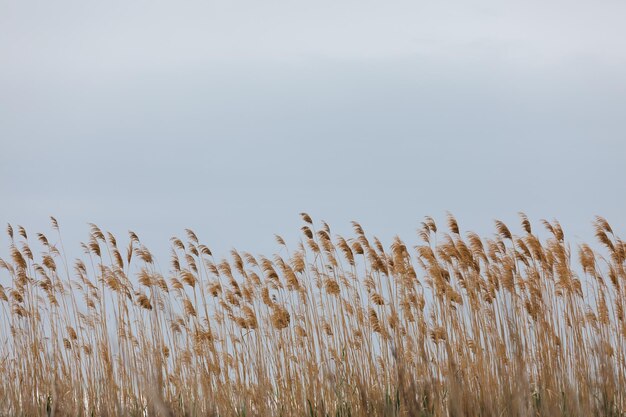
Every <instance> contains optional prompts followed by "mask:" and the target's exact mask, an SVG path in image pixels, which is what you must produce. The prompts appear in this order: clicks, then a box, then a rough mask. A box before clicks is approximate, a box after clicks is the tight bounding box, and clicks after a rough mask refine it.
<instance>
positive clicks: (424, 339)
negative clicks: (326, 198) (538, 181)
mask: <svg viewBox="0 0 626 417" xmlns="http://www.w3.org/2000/svg"><path fill="white" fill-rule="evenodd" d="M302 221H303V226H302V229H301V231H302V239H301V241H300V242H299V244H297V245H296V246H295V247H292V248H287V245H286V243H285V241H284V239H282V238H281V237H279V236H277V237H276V241H277V244H278V245H279V246H280V247H282V248H283V249H285V250H281V253H283V254H286V255H283V256H280V255H273V256H270V257H264V256H256V257H255V256H253V255H252V254H250V253H246V252H238V251H236V250H233V251H232V252H231V254H230V256H229V258H228V259H216V258H215V257H214V256H213V253H212V251H211V250H210V249H209V247H208V246H206V245H204V244H202V243H201V242H200V240H199V239H198V237H197V235H196V234H195V233H194V232H193V231H191V230H186V231H185V235H184V237H181V238H179V237H175V238H172V239H171V242H170V243H171V256H170V260H169V261H170V262H169V268H168V271H167V272H164V271H161V270H160V269H159V268H158V267H157V264H156V262H155V259H154V257H153V256H152V254H151V252H150V251H149V249H148V248H146V247H145V246H144V245H143V244H142V243H141V241H140V239H139V237H138V236H137V235H136V234H135V233H132V232H130V234H129V238H128V241H127V246H125V247H122V246H120V245H119V241H118V240H117V238H116V237H115V236H113V235H112V234H110V233H107V232H104V231H102V230H101V229H100V228H99V227H98V226H96V225H91V229H90V235H89V240H88V241H87V242H86V243H83V244H81V246H82V248H83V251H84V254H83V256H82V258H81V259H76V260H74V261H72V262H70V261H68V259H67V258H66V255H65V254H64V250H63V244H62V240H61V233H60V228H59V225H58V223H57V221H56V220H55V219H52V234H51V235H50V236H46V235H44V234H41V233H38V234H36V235H35V236H30V235H29V234H27V232H26V230H25V229H24V228H23V227H17V228H16V229H14V228H13V227H12V226H8V228H7V233H8V236H9V239H10V244H9V248H8V251H7V256H5V257H4V258H2V259H0V284H1V285H0V311H1V313H0V330H1V332H0V338H1V340H0V398H1V400H0V415H2V416H85V417H86V416H90V417H91V416H114V415H117V416H122V415H124V416H309V417H313V416H320V417H322V416H323V417H326V416H454V417H457V416H581V417H587V416H612V417H618V416H620V417H623V416H626V388H625V387H626V364H625V358H626V320H625V317H624V310H625V308H626V296H625V295H624V293H623V292H622V291H626V268H625V267H626V264H625V262H626V243H625V242H624V241H622V240H621V239H620V238H619V237H618V236H616V234H615V233H614V231H613V230H612V228H611V226H610V225H609V223H608V222H607V221H606V220H605V219H603V218H600V217H598V218H596V219H595V221H594V222H593V227H594V229H595V236H596V238H597V242H598V243H597V244H595V245H591V244H581V245H579V247H578V248H575V249H572V248H571V247H570V244H569V243H568V241H567V240H566V238H565V234H564V232H563V230H562V228H561V226H560V225H559V223H558V222H556V221H553V222H547V221H544V222H542V224H541V226H542V227H543V229H545V230H546V233H543V235H544V236H547V237H545V238H541V237H540V235H539V234H537V233H535V232H534V229H533V225H531V223H530V221H529V220H528V218H527V217H526V216H525V215H523V214H521V224H520V226H521V227H520V230H521V232H520V234H519V235H518V234H515V233H514V232H513V231H511V229H509V227H508V226H507V225H506V224H504V223H503V222H501V221H496V222H495V234H494V235H493V236H488V237H481V236H478V235H477V234H475V233H472V232H466V233H464V232H463V231H462V229H461V228H460V226H459V224H458V222H457V220H456V219H455V218H454V217H453V216H451V215H450V216H448V219H447V232H445V231H442V230H440V228H439V226H438V225H437V224H436V223H435V221H434V220H433V219H432V218H430V217H427V218H426V219H425V220H424V222H423V223H422V224H421V227H420V228H419V230H418V233H417V239H416V244H414V246H411V245H410V244H407V243H405V242H403V241H402V240H400V239H399V238H395V239H393V241H392V242H391V243H390V244H389V245H387V246H385V245H384V244H383V243H382V242H380V241H379V240H378V239H377V238H375V237H373V236H369V235H367V234H366V233H365V231H364V229H363V228H362V227H361V225H359V224H358V223H353V226H354V227H353V229H354V234H353V235H352V236H347V237H342V236H336V235H333V233H332V232H331V229H330V227H329V226H328V225H327V224H326V223H323V222H322V223H320V224H316V223H314V222H313V220H312V219H311V217H310V216H309V215H307V214H305V213H303V214H302Z"/></svg>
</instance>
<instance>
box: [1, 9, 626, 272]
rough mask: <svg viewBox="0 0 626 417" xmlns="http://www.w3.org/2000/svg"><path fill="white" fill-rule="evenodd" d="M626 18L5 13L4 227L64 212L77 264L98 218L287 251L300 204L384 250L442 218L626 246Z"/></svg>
mask: <svg viewBox="0 0 626 417" xmlns="http://www.w3.org/2000/svg"><path fill="white" fill-rule="evenodd" d="M434 3H436V4H434ZM625 16H626V3H624V2H621V1H585V0H576V1H571V0H570V1H548V2H546V1H535V0H531V1H524V2H521V1H520V2H502V1H479V2H469V1H443V2H420V1H410V2H409V1H406V2H405V1H403V2H395V1H391V2H389V1H377V2H375V1H339V2H338V1H322V0H318V1H315V2H298V1H264V2H253V1H224V2H210V1H203V2H191V1H186V2H180V1H176V2H175V1H168V2H166V1H159V2H154V1H150V2H149V1H128V0H126V1H107V2H97V3H96V2H88V1H83V0H81V1H67V0H58V1H54V2H43V1H38V2H35V1H5V0H0V63H1V64H0V159H1V160H0V196H1V197H0V201H2V203H1V204H0V223H6V222H11V223H13V224H14V225H15V224H21V225H24V226H25V227H26V228H27V230H29V231H31V232H35V231H44V232H45V231H48V230H49V226H48V216H49V215H54V216H56V217H57V218H58V220H59V222H60V223H61V226H62V229H63V231H64V234H65V240H66V245H67V246H68V247H69V248H70V250H71V251H73V252H76V253H78V241H79V240H86V238H87V233H88V227H87V226H86V222H95V223H98V224H99V225H100V226H101V227H102V228H104V229H106V230H111V231H113V232H115V233H116V234H120V235H123V234H124V233H125V232H126V230H128V229H133V230H135V231H136V232H137V233H138V234H139V236H140V237H141V238H142V240H143V241H144V243H146V244H147V245H148V246H149V247H150V248H152V249H153V250H154V251H155V252H156V253H157V254H159V255H161V254H166V253H167V252H166V248H167V244H168V242H167V240H168V238H169V237H170V236H172V235H175V234H182V231H183V229H184V228H185V227H190V228H192V229H194V230H195V231H196V232H197V233H198V235H199V236H200V238H201V240H203V241H204V242H205V243H207V244H208V245H209V246H210V247H211V248H212V249H213V251H214V252H215V253H217V254H220V255H224V254H226V253H227V252H228V251H229V250H230V248H232V247H237V248H238V249H242V250H249V251H251V252H255V253H258V252H263V253H271V252H273V251H275V250H278V249H279V248H278V247H277V245H276V244H275V243H274V239H273V234H274V233H278V234H281V235H284V236H285V237H286V238H287V240H288V241H289V242H294V241H295V240H296V238H297V237H298V236H299V234H298V228H299V226H300V219H299V216H298V213H299V212H301V211H307V212H309V213H310V214H311V215H312V216H313V217H314V218H315V219H317V220H322V219H323V220H326V221H328V222H329V223H330V225H331V227H333V229H334V230H333V231H334V232H338V233H339V232H340V233H347V232H349V230H350V224H349V221H350V220H358V221H359V222H361V223H362V224H363V226H364V227H365V229H366V231H369V232H371V233H373V234H376V235H378V236H380V237H381V238H383V239H385V240H386V242H389V239H390V238H391V237H392V236H394V235H395V234H399V235H400V236H402V237H403V238H407V240H410V241H411V242H416V240H417V238H416V236H415V232H414V231H415V229H416V228H417V227H418V226H419V223H420V221H422V219H423V217H424V216H426V215H432V216H434V217H435V218H437V219H441V220H443V219H444V218H445V213H446V210H450V211H452V212H453V213H454V214H455V215H456V216H457V218H458V219H459V223H460V226H461V228H462V229H463V230H465V231H467V230H469V229H471V230H475V231H478V232H482V233H491V232H492V229H493V228H492V221H493V219H494V218H499V219H503V220H505V221H506V222H515V223H516V224H517V215H516V213H517V212H518V211H520V210H522V211H526V212H527V213H528V214H529V216H530V217H531V219H532V220H535V221H536V220H538V219H540V218H547V219H552V218H554V217H556V218H558V219H560V220H561V222H562V224H563V226H564V227H565V231H566V233H568V234H569V235H570V237H572V239H573V240H576V236H579V237H585V238H588V237H589V236H591V235H592V229H591V224H590V223H591V221H592V220H593V217H594V215H596V214H600V215H603V216H606V217H607V218H608V219H609V221H610V222H611V223H612V224H613V226H614V228H615V229H616V231H618V232H621V234H622V235H624V233H623V231H624V230H625V228H626V227H625V226H626V219H625V218H624V214H625V212H626V210H625V209H626V185H625V184H626V181H625V180H626V77H625V76H624V74H626V26H625V25H624V24H623V21H624V17H625ZM536 227H537V228H538V227H539V225H538V224H537V225H536ZM513 229H515V230H519V228H517V227H513ZM0 244H1V245H2V247H3V249H1V250H0V253H6V246H7V239H6V236H4V235H3V236H2V237H1V238H0ZM166 261H167V260H166V259H161V262H162V264H165V263H166Z"/></svg>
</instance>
